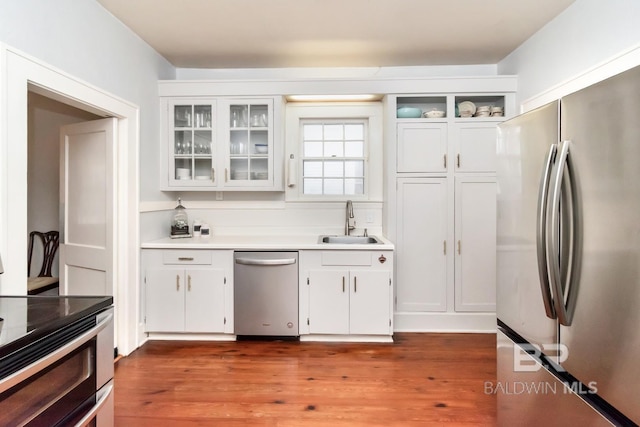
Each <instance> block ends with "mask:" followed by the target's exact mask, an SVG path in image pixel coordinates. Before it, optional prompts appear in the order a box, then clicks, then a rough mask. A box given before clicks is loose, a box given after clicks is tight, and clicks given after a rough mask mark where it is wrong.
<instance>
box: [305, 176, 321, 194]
mask: <svg viewBox="0 0 640 427" xmlns="http://www.w3.org/2000/svg"><path fill="white" fill-rule="evenodd" d="M302 188H303V192H304V194H322V179H318V178H312V179H309V178H305V179H304V181H303V185H302Z"/></svg>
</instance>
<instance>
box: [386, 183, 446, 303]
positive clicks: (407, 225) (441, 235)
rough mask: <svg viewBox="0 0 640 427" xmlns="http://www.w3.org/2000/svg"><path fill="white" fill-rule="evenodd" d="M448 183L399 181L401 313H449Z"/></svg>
mask: <svg viewBox="0 0 640 427" xmlns="http://www.w3.org/2000/svg"><path fill="white" fill-rule="evenodd" d="M448 182H449V181H448V180H447V178H400V179H398V204H397V213H398V227H397V240H396V243H397V246H396V247H397V253H398V258H397V261H396V262H397V267H398V268H397V272H396V275H397V279H398V284H399V286H397V289H396V295H397V309H398V311H403V312H424V311H446V310H447V282H448V275H447V255H448V251H447V249H448V248H447V239H448V235H447V233H448V230H449V227H450V224H451V220H450V219H449V214H448V200H449V189H448ZM449 246H451V244H449ZM449 250H451V249H449Z"/></svg>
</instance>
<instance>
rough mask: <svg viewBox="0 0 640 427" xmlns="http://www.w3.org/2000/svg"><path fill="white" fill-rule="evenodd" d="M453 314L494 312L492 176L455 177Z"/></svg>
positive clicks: (494, 212) (494, 219) (494, 182)
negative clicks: (454, 312) (459, 312)
mask: <svg viewBox="0 0 640 427" xmlns="http://www.w3.org/2000/svg"><path fill="white" fill-rule="evenodd" d="M455 191H456V200H455V203H456V220H455V228H456V233H455V234H456V268H455V295H456V297H455V308H456V311H486V312H495V310H496V195H497V185H496V179H495V177H456V189H455Z"/></svg>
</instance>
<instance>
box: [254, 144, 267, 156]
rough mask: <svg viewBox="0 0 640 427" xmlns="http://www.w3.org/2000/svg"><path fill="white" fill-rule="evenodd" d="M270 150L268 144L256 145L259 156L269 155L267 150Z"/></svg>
mask: <svg viewBox="0 0 640 427" xmlns="http://www.w3.org/2000/svg"><path fill="white" fill-rule="evenodd" d="M268 149H269V147H268V145H267V144H256V145H255V150H256V153H257V154H267V150H268Z"/></svg>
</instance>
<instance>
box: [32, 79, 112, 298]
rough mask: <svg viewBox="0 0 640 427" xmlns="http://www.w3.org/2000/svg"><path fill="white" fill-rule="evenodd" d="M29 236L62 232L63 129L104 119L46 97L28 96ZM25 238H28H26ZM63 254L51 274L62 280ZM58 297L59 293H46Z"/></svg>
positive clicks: (38, 256) (36, 252)
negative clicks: (61, 166)
mask: <svg viewBox="0 0 640 427" xmlns="http://www.w3.org/2000/svg"><path fill="white" fill-rule="evenodd" d="M27 102H28V104H27V128H28V134H27V144H28V151H27V233H30V232H32V231H40V232H47V231H51V230H54V231H58V232H59V231H60V211H61V205H60V128H61V127H62V126H65V125H68V124H73V123H80V122H85V121H90V120H97V119H100V118H101V117H100V116H98V115H96V114H93V113H91V112H88V111H84V110H81V109H79V108H75V107H72V106H70V105H67V104H63V103H62V102H59V101H56V100H54V99H51V98H48V97H46V96H44V95H40V94H38V93H35V92H32V91H29V93H28V95H27ZM25 238H28V234H27V236H25ZM42 252H43V251H42V246H41V245H38V244H35V245H34V248H33V256H32V260H31V275H32V276H34V275H37V274H38V271H39V269H40V265H41V264H42V260H43V253H42ZM59 259H60V251H59V250H58V251H56V254H55V256H54V260H53V264H52V268H51V274H52V276H54V277H60V268H59ZM43 294H45V295H58V294H59V290H58V289H51V290H47V291H45V292H44V293H43Z"/></svg>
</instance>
